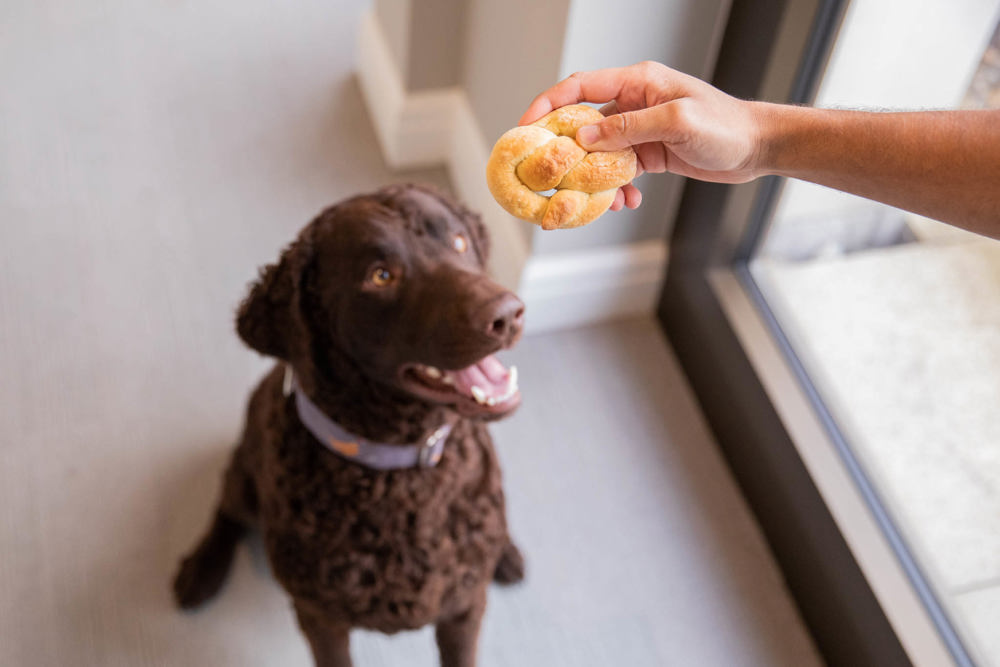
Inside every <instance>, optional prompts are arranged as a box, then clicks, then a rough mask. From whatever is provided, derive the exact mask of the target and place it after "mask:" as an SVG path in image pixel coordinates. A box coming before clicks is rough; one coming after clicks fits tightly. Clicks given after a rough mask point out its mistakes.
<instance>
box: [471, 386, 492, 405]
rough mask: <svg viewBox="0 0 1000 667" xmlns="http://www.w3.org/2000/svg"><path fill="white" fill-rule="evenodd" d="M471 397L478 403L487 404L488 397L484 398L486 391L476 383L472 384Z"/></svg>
mask: <svg viewBox="0 0 1000 667" xmlns="http://www.w3.org/2000/svg"><path fill="white" fill-rule="evenodd" d="M472 397H473V398H474V399H476V403H479V404H480V405H488V403H487V401H488V400H489V399H487V398H486V392H485V391H483V390H482V389H480V388H479V387H477V386H476V385H472Z"/></svg>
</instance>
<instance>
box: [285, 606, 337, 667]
mask: <svg viewBox="0 0 1000 667" xmlns="http://www.w3.org/2000/svg"><path fill="white" fill-rule="evenodd" d="M295 615H296V616H297V617H298V619H299V627H300V628H302V632H303V633H304V634H305V636H306V638H307V639H308V640H309V646H310V647H311V648H312V654H313V660H314V661H315V663H316V667H351V650H350V649H351V634H350V633H351V628H350V626H347V625H339V624H336V623H331V622H330V621H329V619H327V618H325V617H324V616H322V615H321V614H319V613H316V612H313V611H310V610H309V609H308V608H307V607H306V606H305V605H302V604H300V603H298V602H296V603H295Z"/></svg>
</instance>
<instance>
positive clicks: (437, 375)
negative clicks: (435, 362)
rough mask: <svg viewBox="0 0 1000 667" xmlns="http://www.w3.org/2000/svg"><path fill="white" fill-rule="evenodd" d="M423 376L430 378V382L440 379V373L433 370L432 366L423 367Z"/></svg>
mask: <svg viewBox="0 0 1000 667" xmlns="http://www.w3.org/2000/svg"><path fill="white" fill-rule="evenodd" d="M424 375H426V376H427V377H429V378H431V379H432V380H440V379H441V371H439V370H438V369H436V368H434V367H433V366H424Z"/></svg>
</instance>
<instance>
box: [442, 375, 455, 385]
mask: <svg viewBox="0 0 1000 667" xmlns="http://www.w3.org/2000/svg"><path fill="white" fill-rule="evenodd" d="M441 382H444V383H445V384H448V385H453V384H455V380H453V379H452V377H451V376H450V375H445V376H444V377H443V378H441Z"/></svg>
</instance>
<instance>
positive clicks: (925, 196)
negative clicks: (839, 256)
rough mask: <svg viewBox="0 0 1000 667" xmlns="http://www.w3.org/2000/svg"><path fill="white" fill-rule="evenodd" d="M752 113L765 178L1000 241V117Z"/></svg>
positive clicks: (761, 108) (769, 107) (767, 107)
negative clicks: (815, 186)
mask: <svg viewBox="0 0 1000 667" xmlns="http://www.w3.org/2000/svg"><path fill="white" fill-rule="evenodd" d="M753 105H754V111H755V114H756V116H757V118H758V121H759V123H758V124H759V127H760V128H761V142H760V147H761V148H760V154H759V157H758V166H759V169H760V171H761V172H763V173H769V174H776V175H780V176H789V177H793V178H799V179H802V180H807V181H811V182H813V183H819V184H821V185H826V186H829V187H833V188H837V189H838V190H843V191H846V192H850V193H852V194H856V195H860V196H862V197H867V198H869V199H874V200H876V201H880V202H884V203H886V204H890V205H892V206H897V207H899V208H903V209H906V210H909V211H913V212H915V213H919V214H921V215H925V216H927V217H930V218H935V219H937V220H941V221H943V222H947V223H950V224H953V225H956V226H958V227H963V228H965V229H969V230H972V231H975V232H978V233H980V234H984V235H987V236H992V237H994V238H1000V110H992V111H926V112H901V113H895V112H894V113H889V112H885V113H882V112H862V111H843V110H830V109H814V108H807V107H794V106H785V105H773V104H764V103H753Z"/></svg>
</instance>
